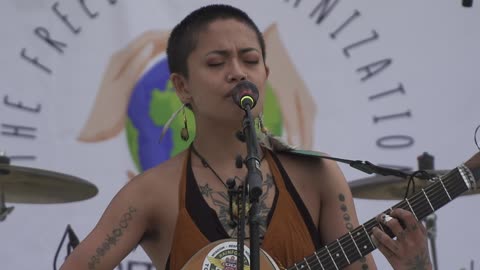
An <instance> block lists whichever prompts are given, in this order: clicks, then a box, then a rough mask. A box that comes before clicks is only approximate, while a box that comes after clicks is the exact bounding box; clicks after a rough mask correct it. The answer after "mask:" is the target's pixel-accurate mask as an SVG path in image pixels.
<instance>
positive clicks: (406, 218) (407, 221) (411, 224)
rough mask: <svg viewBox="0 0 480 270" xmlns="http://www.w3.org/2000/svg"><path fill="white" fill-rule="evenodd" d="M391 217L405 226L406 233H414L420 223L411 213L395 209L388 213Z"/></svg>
mask: <svg viewBox="0 0 480 270" xmlns="http://www.w3.org/2000/svg"><path fill="white" fill-rule="evenodd" d="M390 214H391V215H392V216H393V217H395V218H397V219H399V220H401V222H402V223H403V224H404V225H405V229H406V230H407V231H411V232H415V231H417V230H419V225H420V222H418V221H417V218H416V217H415V216H414V215H413V214H412V212H410V211H407V210H404V209H401V208H396V209H393V211H392V212H391V213H390Z"/></svg>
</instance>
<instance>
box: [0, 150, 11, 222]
mask: <svg viewBox="0 0 480 270" xmlns="http://www.w3.org/2000/svg"><path fill="white" fill-rule="evenodd" d="M0 164H5V165H9V164H10V159H9V158H8V157H7V156H6V155H5V152H0ZM9 173H10V172H9V171H8V170H2V169H0V177H1V176H2V175H7V174H9ZM13 209H14V207H13V206H11V207H7V206H6V205H5V193H4V191H3V186H1V185H0V222H1V221H4V220H5V219H6V218H7V216H8V214H10V213H11V212H12V211H13Z"/></svg>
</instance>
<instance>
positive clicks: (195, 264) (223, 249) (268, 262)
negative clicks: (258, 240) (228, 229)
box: [182, 239, 280, 270]
mask: <svg viewBox="0 0 480 270" xmlns="http://www.w3.org/2000/svg"><path fill="white" fill-rule="evenodd" d="M243 258H244V269H245V270H249V269H250V250H249V248H248V247H247V246H245V250H244V257H243ZM217 269H221V270H236V269H237V242H236V240H235V239H224V240H219V241H216V242H213V243H211V244H209V245H207V246H205V247H204V248H202V249H201V250H200V251H198V252H197V253H195V255H194V256H193V257H192V258H190V260H188V262H187V263H186V264H185V265H184V266H183V268H182V270H217ZM260 269H262V270H270V269H271V270H279V269H280V268H279V267H278V266H277V264H276V263H275V261H274V260H273V259H272V258H271V257H270V256H269V255H268V254H267V253H266V252H264V251H263V250H260Z"/></svg>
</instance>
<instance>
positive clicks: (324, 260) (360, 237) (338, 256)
mask: <svg viewBox="0 0 480 270" xmlns="http://www.w3.org/2000/svg"><path fill="white" fill-rule="evenodd" d="M468 189H469V185H468V184H467V183H466V182H465V180H464V178H463V177H462V174H461V173H460V171H459V169H454V170H452V171H450V172H449V173H447V174H446V175H445V176H442V177H441V178H440V180H438V181H437V182H435V183H433V184H431V185H429V186H428V187H427V188H425V189H422V190H420V191H419V192H417V193H415V194H414V195H412V196H410V197H409V198H407V199H405V200H403V201H401V202H400V203H398V204H396V205H394V206H393V207H391V208H390V209H388V210H386V211H384V212H383V213H385V214H386V213H389V212H390V211H391V210H392V209H393V208H402V209H405V210H408V211H410V212H412V213H413V214H414V216H415V217H416V219H417V220H422V219H423V218H425V217H426V216H428V215H429V214H431V213H433V212H435V211H436V210H437V209H439V208H441V207H442V206H444V205H446V204H447V203H449V202H450V201H452V200H453V199H455V198H457V197H458V196H459V195H461V194H462V193H464V192H466V191H467V190H468ZM375 226H377V227H379V228H382V229H383V230H384V231H385V232H386V233H387V234H389V235H390V237H394V235H393V233H392V232H391V231H390V230H388V228H386V227H384V226H383V225H382V224H380V223H378V222H377V221H376V219H375V218H372V219H370V220H369V221H367V222H365V223H364V224H363V225H361V226H359V227H357V228H355V229H354V230H352V231H350V232H349V233H348V234H345V235H343V236H342V237H340V238H338V239H337V240H335V241H333V242H332V243H330V244H328V245H326V246H325V247H323V248H322V249H320V250H318V251H316V252H315V253H314V254H313V255H311V256H309V257H306V258H305V259H304V260H303V261H301V262H298V263H296V264H295V265H294V266H292V267H290V268H288V269H289V270H290V269H291V270H298V269H305V270H307V269H308V270H338V269H342V268H343V267H345V266H348V265H349V264H351V263H353V262H355V261H357V260H359V259H361V258H362V257H364V256H366V255H367V254H369V253H370V252H372V251H373V250H375V249H376V247H375V245H374V244H373V242H372V240H371V239H370V235H371V233H372V229H373V228H374V227H375Z"/></svg>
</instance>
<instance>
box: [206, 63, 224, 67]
mask: <svg viewBox="0 0 480 270" xmlns="http://www.w3.org/2000/svg"><path fill="white" fill-rule="evenodd" d="M221 65H223V62H220V63H209V64H208V66H209V67H219V66H221Z"/></svg>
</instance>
